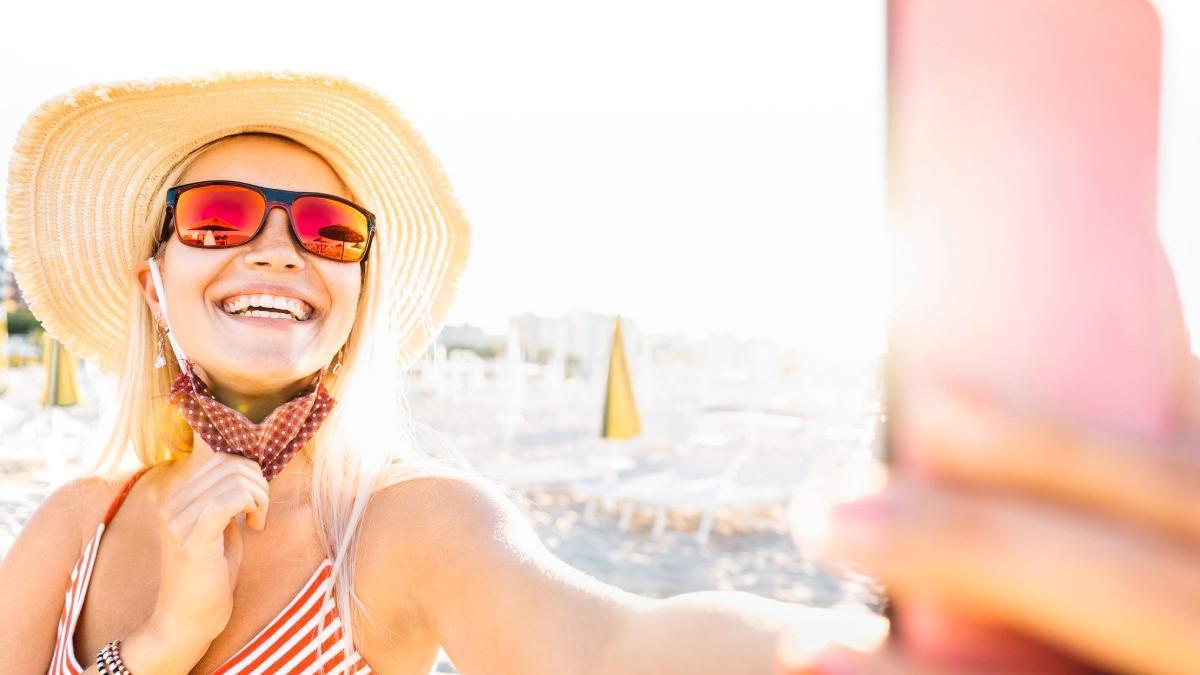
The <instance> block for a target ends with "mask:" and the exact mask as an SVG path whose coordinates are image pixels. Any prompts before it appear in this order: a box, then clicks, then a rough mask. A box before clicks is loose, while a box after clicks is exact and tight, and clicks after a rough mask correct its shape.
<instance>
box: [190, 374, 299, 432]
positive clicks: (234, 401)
mask: <svg viewBox="0 0 1200 675" xmlns="http://www.w3.org/2000/svg"><path fill="white" fill-rule="evenodd" d="M206 379H207V378H206ZM314 383H316V376H309V377H304V378H301V379H299V380H297V381H295V382H292V383H291V384H288V385H285V386H284V387H282V388H272V389H271V390H270V391H267V392H262V393H257V392H248V391H246V390H244V389H241V388H238V387H237V386H236V385H232V386H231V385H223V384H221V383H218V382H212V381H206V384H207V385H208V389H209V392H211V393H212V395H213V396H214V397H215V398H216V399H217V400H218V401H220V402H221V403H224V404H225V405H227V406H229V407H230V408H233V409H234V410H236V411H238V412H240V413H242V414H243V415H245V416H246V418H247V419H249V420H250V421H251V422H253V423H255V424H261V423H262V421H263V420H264V419H266V418H267V415H269V414H271V411H272V410H274V409H276V408H278V407H279V406H281V405H283V404H284V403H287V402H288V401H290V400H292V399H293V398H295V397H296V395H297V394H299V393H300V392H302V391H304V390H305V389H307V388H308V387H310V386H312V385H313V384H314Z"/></svg>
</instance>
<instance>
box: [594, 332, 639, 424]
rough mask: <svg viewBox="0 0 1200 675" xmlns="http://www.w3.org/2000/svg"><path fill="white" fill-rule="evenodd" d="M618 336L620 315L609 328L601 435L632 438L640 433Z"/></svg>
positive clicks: (626, 366)
mask: <svg viewBox="0 0 1200 675" xmlns="http://www.w3.org/2000/svg"><path fill="white" fill-rule="evenodd" d="M624 342H625V341H624V339H623V338H622V337H621V317H620V316H618V317H617V318H616V321H615V325H614V327H613V340H612V356H611V357H610V358H609V361H608V390H607V392H606V394H605V397H604V430H603V431H602V432H601V434H600V435H601V436H602V437H603V438H633V437H634V436H637V435H638V434H640V433H641V432H642V423H641V420H640V419H639V417H638V411H637V403H636V402H635V401H634V400H633V380H632V379H630V377H629V365H628V364H627V363H626V362H625V344H624Z"/></svg>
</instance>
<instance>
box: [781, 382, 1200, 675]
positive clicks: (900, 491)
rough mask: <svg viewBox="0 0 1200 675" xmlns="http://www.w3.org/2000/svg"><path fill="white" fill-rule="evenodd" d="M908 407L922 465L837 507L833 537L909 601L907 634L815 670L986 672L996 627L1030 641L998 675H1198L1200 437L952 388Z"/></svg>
mask: <svg viewBox="0 0 1200 675" xmlns="http://www.w3.org/2000/svg"><path fill="white" fill-rule="evenodd" d="M910 403H911V405H909V406H908V407H907V408H906V410H905V411H903V413H904V415H903V419H905V420H906V422H905V424H904V425H902V427H901V428H900V433H901V436H900V437H899V440H900V442H899V444H898V445H899V446H900V447H903V448H904V449H905V455H904V457H903V460H902V462H903V464H904V465H905V466H907V467H911V468H912V469H914V471H911V472H903V475H899V474H898V475H897V476H894V477H893V479H892V480H891V481H890V484H889V486H888V487H887V489H885V490H884V491H883V492H882V493H881V494H879V495H877V496H873V497H868V498H865V499H861V500H857V501H855V502H851V503H848V504H845V505H842V506H840V507H839V508H838V509H836V510H835V513H834V518H833V527H832V536H831V539H830V541H829V542H828V543H827V546H826V548H825V553H826V556H827V557H830V558H833V559H838V560H842V561H846V562H849V563H851V564H852V565H855V566H857V567H860V568H861V569H864V570H865V571H867V572H869V573H871V574H872V575H874V576H876V577H878V578H879V579H880V580H881V581H883V582H884V584H886V585H887V587H888V588H889V591H890V592H891V594H892V595H893V597H894V598H896V601H897V605H898V606H899V607H900V608H901V609H902V610H905V609H906V608H909V609H912V610H913V611H912V612H902V613H901V614H900V615H899V617H900V624H899V626H898V627H899V628H900V629H901V631H902V632H903V637H904V639H903V640H902V641H901V642H900V643H899V645H895V644H894V645H892V646H891V647H890V648H889V650H888V651H887V652H881V653H875V654H869V655H867V654H860V653H856V652H852V651H847V650H838V651H836V652H830V653H828V654H826V655H825V656H824V659H825V660H826V661H827V662H828V665H829V667H828V668H827V669H826V670H824V671H821V670H820V668H817V669H815V672H838V673H840V672H867V673H917V672H920V673H965V672H978V671H971V670H969V669H968V667H969V666H970V665H979V664H980V663H985V662H987V659H986V658H980V657H979V655H980V654H981V653H986V651H987V650H986V649H980V647H986V646H987V644H986V640H988V639H991V640H993V641H994V642H995V643H996V644H1005V645H1007V646H1008V647H1010V648H1014V649H1019V650H1021V651H1022V652H1023V657H1024V661H1023V665H1021V666H1019V667H1015V666H1013V665H1012V664H1011V663H1010V664H1009V668H1010V670H1007V671H1006V670H1001V671H999V672H1022V673H1027V672H1089V669H1091V668H1103V669H1106V670H1112V671H1119V672H1131V673H1133V672H1136V673H1148V674H1153V673H1200V639H1198V638H1197V636H1200V448H1196V449H1194V450H1192V451H1191V452H1186V451H1183V450H1177V449H1170V448H1160V447H1151V446H1148V445H1145V444H1137V443H1132V442H1117V441H1115V440H1113V439H1111V438H1107V437H1104V436H1100V435H1097V434H1091V433H1087V432H1084V431H1080V430H1076V429H1071V428H1069V427H1067V426H1066V425H1061V424H1056V423H1051V422H1047V421H1045V420H1042V419H1037V418H1033V417H1030V416H1025V415H1018V414H1012V413H1006V412H1003V411H1001V410H998V409H996V408H994V407H993V406H991V405H990V404H986V403H981V402H979V401H977V400H974V399H967V398H964V397H954V396H950V395H945V394H941V395H937V396H934V397H932V398H929V399H919V400H916V399H914V400H912V401H911V402H910ZM917 475H919V476H920V478H917V477H915V476H917ZM910 614H911V616H912V617H913V619H916V618H918V617H922V616H923V617H926V618H928V619H929V620H927V621H919V620H910V619H909V616H910ZM954 617H958V618H960V619H961V622H955V621H954V620H953V618H954ZM981 636H983V639H982V640H981V639H980V638H981ZM956 642H957V643H958V645H959V646H960V647H962V646H964V645H966V648H961V649H958V650H955V648H954V647H955V643H956ZM922 653H923V654H925V655H928V654H934V655H935V657H936V656H937V655H938V654H940V655H942V656H943V657H944V658H935V659H929V658H921V657H920V656H919V655H921V654H922ZM994 653H1004V650H1000V651H996V650H994ZM1007 653H1008V654H1010V655H1011V653H1012V649H1010V650H1008V651H1007ZM932 660H936V661H937V663H938V666H937V667H931V666H928V665H922V666H918V665H916V664H917V662H921V663H922V664H929V663H931V661H932ZM838 668H840V670H839V669H838ZM782 672H786V673H802V672H804V673H806V672H814V671H811V670H809V669H806V667H805V666H800V665H798V664H797V665H795V666H793V667H792V668H791V669H788V668H786V667H785V668H782ZM986 672H997V671H986ZM1090 672H1094V670H1092V671H1090Z"/></svg>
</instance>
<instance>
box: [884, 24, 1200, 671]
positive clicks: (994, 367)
mask: <svg viewBox="0 0 1200 675" xmlns="http://www.w3.org/2000/svg"><path fill="white" fill-rule="evenodd" d="M1161 49H1162V40H1161V30H1160V24H1159V19H1158V16H1157V14H1156V12H1155V11H1154V9H1153V8H1152V7H1151V6H1150V5H1149V4H1148V3H1146V2H1144V1H1142V0H970V1H969V2H964V1H963V0H890V1H889V3H888V85H887V86H888V193H889V194H888V211H889V220H890V228H891V234H892V243H893V279H892V290H893V297H892V317H891V325H890V335H889V360H888V375H887V387H886V388H887V391H886V396H885V398H886V401H887V406H888V415H887V420H888V429H887V431H886V432H885V438H886V440H885V443H884V445H885V447H884V448H883V452H884V454H885V456H886V457H887V458H888V461H889V462H890V464H891V466H892V471H894V472H909V473H910V474H919V473H920V467H918V466H912V465H909V464H907V463H906V461H905V449H904V448H903V447H901V446H900V445H898V444H897V439H898V436H897V434H896V433H895V432H896V429H897V428H902V426H903V424H904V417H903V410H904V407H903V403H904V398H905V396H906V395H911V394H912V393H913V392H915V391H917V390H918V389H920V388H923V387H930V386H938V385H942V384H945V383H947V382H948V381H949V382H956V381H957V382H967V383H970V384H971V385H972V386H975V387H981V388H984V389H986V390H987V391H988V392H989V393H991V394H996V395H998V396H999V397H1000V398H1001V399H1003V398H1004V397H1012V399H1014V400H1018V401H1021V402H1022V403H1023V404H1027V405H1031V406H1034V407H1036V408H1037V409H1038V410H1041V411H1044V412H1046V413H1047V414H1050V415H1057V416H1060V417H1064V418H1067V419H1072V420H1078V421H1083V422H1086V423H1089V424H1092V425H1095V426H1101V427H1104V428H1108V429H1111V430H1114V431H1118V432H1122V433H1126V434H1134V435H1139V436H1144V437H1151V438H1158V439H1165V438H1168V437H1170V436H1172V435H1173V434H1174V433H1175V425H1176V424H1177V423H1178V420H1180V419H1181V418H1182V415H1181V411H1180V410H1179V406H1180V402H1181V401H1182V400H1183V398H1184V397H1183V396H1182V392H1183V390H1184V388H1185V387H1186V383H1185V380H1184V377H1183V373H1185V372H1186V370H1187V369H1186V368H1185V367H1184V363H1185V362H1186V360H1187V359H1188V358H1189V356H1188V355H1189V349H1188V344H1187V335H1186V330H1185V326H1184V321H1183V317H1182V312H1181V310H1180V302H1179V298H1178V295H1177V292H1176V288H1175V285H1174V280H1173V277H1172V275H1171V270H1170V266H1169V264H1168V262H1167V258H1166V256H1165V254H1164V252H1163V249H1162V246H1161V244H1160V241H1159V237H1158V232H1157V226H1156V223H1157V218H1156V208H1157V201H1158V188H1157V180H1158V176H1157V172H1158V142H1159V100H1160V93H1159V92H1160V72H1161ZM1194 123H1196V124H1200V120H1195V121H1194ZM1063 470H1064V471H1069V470H1070V467H1063ZM919 604H920V603H917V602H913V603H909V602H908V601H907V599H906V601H905V603H904V605H912V607H906V606H904V605H899V606H898V605H896V603H894V602H893V603H891V615H890V616H891V618H892V621H893V634H894V635H897V636H898V637H899V639H901V640H903V641H904V642H905V643H906V646H912V647H913V648H915V649H916V650H918V651H925V652H927V653H930V654H931V655H932V656H934V657H935V658H938V657H947V658H948V659H949V660H953V659H954V658H955V657H956V656H959V657H963V658H966V657H968V656H971V655H975V656H978V655H979V654H980V653H987V652H988V650H989V649H991V650H992V651H993V652H995V654H994V655H995V656H996V660H998V661H1001V662H1003V661H1005V660H1006V659H1008V660H1013V659H1015V660H1016V661H1018V663H1019V662H1020V658H1021V656H1020V655H1019V653H1018V652H1020V649H1019V648H1018V647H1017V646H1016V645H1018V644H1021V643H1022V641H1021V640H1019V639H1015V638H1014V637H1013V636H1011V635H1007V634H1005V633H1003V632H1002V631H999V630H992V629H989V628H988V627H986V626H978V627H976V628H975V629H964V634H963V635H959V636H957V637H955V638H954V639H950V638H947V637H945V635H944V634H943V635H941V636H938V635H934V633H935V632H937V631H936V630H934V631H926V629H925V628H920V629H916V627H917V626H922V627H925V626H938V625H942V626H944V625H946V624H947V623H949V622H942V623H941V624H939V621H938V616H937V610H936V609H935V610H934V611H933V612H932V616H931V615H930V613H929V612H926V611H925V609H926V608H920V609H919V610H918V605H919ZM910 610H911V611H910ZM918 613H920V614H921V618H920V620H919V621H917V620H916V619H915V617H916V616H917V614H918ZM968 634H969V635H968ZM941 660H946V659H944V658H943V659H941ZM1017 672H1028V671H1024V670H1018V671H1017Z"/></svg>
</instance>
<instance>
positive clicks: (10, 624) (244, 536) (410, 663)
mask: <svg viewBox="0 0 1200 675" xmlns="http://www.w3.org/2000/svg"><path fill="white" fill-rule="evenodd" d="M11 176H12V180H11V181H10V193H9V200H10V201H9V213H10V220H9V224H8V227H9V234H10V239H11V244H12V255H13V261H14V270H15V272H16V274H17V278H18V281H19V283H20V285H21V287H22V289H23V291H24V293H25V295H26V298H27V299H28V301H29V304H30V306H31V308H32V309H33V310H34V312H35V313H36V314H37V315H38V317H39V319H40V320H41V321H42V322H43V324H44V326H45V327H46V329H47V331H48V332H50V333H51V334H53V335H54V336H55V337H57V338H58V339H60V340H62V341H63V342H64V343H65V345H66V346H67V347H68V348H69V349H71V350H72V351H73V352H75V353H77V354H79V355H81V356H83V357H90V358H94V359H95V360H96V361H97V362H98V363H99V364H100V366H101V367H102V368H103V369H105V370H107V371H110V372H115V373H117V375H118V380H119V392H118V397H117V401H115V405H113V406H111V408H112V414H111V415H110V417H109V418H108V419H107V421H106V430H105V434H106V438H107V444H106V450H105V452H104V453H103V454H102V458H101V461H100V462H99V463H98V464H97V467H96V468H97V469H99V468H101V467H105V475H103V476H88V477H84V478H80V479H77V480H73V481H70V482H69V483H67V484H66V485H64V486H63V487H62V488H60V489H58V490H57V491H56V492H54V493H53V494H52V495H51V496H50V497H49V498H48V499H47V500H46V501H45V502H44V503H43V504H42V505H41V507H40V508H39V509H38V510H37V512H36V513H35V514H34V516H33V517H32V518H31V520H30V521H29V523H28V524H27V525H26V527H25V528H24V530H23V531H22V532H21V533H20V536H19V537H18V539H17V540H16V542H15V544H14V545H13V547H12V550H11V552H10V553H9V555H8V557H7V558H6V559H5V560H4V562H3V565H2V566H0V602H2V603H3V604H4V606H5V607H6V609H7V613H8V616H10V617H19V619H20V620H15V621H8V620H6V621H4V622H3V624H2V628H0V646H2V647H4V648H5V649H4V650H3V651H4V652H5V655H6V656H5V661H6V663H5V670H6V672H13V673H30V674H33V673H43V672H46V671H47V669H49V671H50V672H52V673H77V672H87V673H89V674H90V673H97V672H125V671H122V670H120V668H121V667H122V666H118V665H117V664H118V663H122V664H123V668H124V669H126V670H127V671H128V672H131V673H135V674H136V675H147V674H155V675H156V674H159V673H188V672H197V673H210V672H218V673H240V672H251V671H253V672H271V673H316V672H380V673H426V672H428V671H429V669H430V666H431V664H432V663H433V661H434V658H435V656H436V653H437V650H438V646H439V644H440V645H443V646H444V648H445V650H446V652H447V653H448V654H449V655H450V657H451V658H452V659H453V660H454V662H455V664H456V665H457V666H458V667H459V668H460V669H461V671H462V672H464V673H489V674H493V673H597V674H599V673H640V672H647V673H649V672H653V673H670V672H680V673H683V672H687V673H693V674H694V673H722V674H727V673H767V672H771V669H772V667H773V660H774V659H773V654H774V649H775V645H776V642H777V639H776V638H777V637H778V635H779V633H780V632H781V631H782V630H784V628H785V627H787V626H789V625H790V626H797V625H802V624H803V623H804V622H805V621H814V620H815V621H816V622H817V624H819V625H817V626H814V628H813V630H814V633H813V634H812V635H813V636H814V637H815V636H816V632H815V631H818V630H828V629H829V627H830V626H844V625H845V623H846V621H849V622H850V623H855V621H856V619H855V618H854V617H850V618H849V619H847V618H845V617H843V618H842V619H841V620H840V621H841V623H838V622H832V623H827V622H825V621H824V619H825V618H826V617H832V615H830V614H825V613H820V612H813V611H811V610H804V609H803V608H799V607H791V606H788V605H785V604H783V603H777V602H773V601H770V600H766V599H764V598H756V597H754V596H750V595H748V594H742V593H699V594H687V595H682V596H676V597H674V598H671V599H668V600H662V601H655V600H650V599H646V598H641V597H638V596H635V595H633V594H630V593H627V592H624V591H622V590H620V589H617V588H614V587H612V586H608V585H605V584H602V583H600V582H598V581H596V580H595V579H592V578H591V577H588V576H587V575H585V574H583V573H581V572H579V571H577V570H575V569H572V568H570V567H568V566H567V565H565V564H564V563H563V562H561V561H560V560H558V559H557V558H555V557H554V556H553V555H551V554H550V553H549V552H548V551H547V550H546V549H545V548H544V547H543V546H542V544H541V543H540V542H539V541H538V539H537V537H536V535H535V533H534V532H533V531H532V529H531V527H530V525H529V523H528V522H527V521H526V520H525V519H524V517H523V516H522V514H521V513H520V512H519V510H517V509H516V507H515V506H514V505H513V504H512V502H510V501H509V500H508V499H507V498H506V496H505V495H504V494H503V493H502V492H500V491H499V490H498V489H496V488H494V487H492V486H490V485H489V484H488V483H486V482H483V481H480V480H476V479H472V478H471V476H470V474H469V473H467V472H465V471H461V470H458V469H456V468H455V467H452V466H448V465H444V464H442V463H440V462H436V461H434V460H431V459H429V458H427V457H424V456H422V455H421V454H420V453H419V452H417V451H416V450H415V449H413V445H412V442H411V435H410V434H409V433H408V431H407V429H406V427H405V425H404V424H403V423H402V422H400V420H402V419H403V415H401V414H400V412H401V410H400V409H399V406H400V405H401V402H402V401H401V399H400V397H399V395H398V393H397V391H396V387H397V381H398V380H399V379H400V378H399V377H398V373H400V372H403V370H402V369H403V368H405V367H406V366H407V365H408V364H409V363H411V361H412V360H413V359H414V358H416V357H417V356H419V355H420V354H421V353H422V352H423V351H424V349H425V347H426V346H427V345H428V344H429V342H430V341H431V340H432V339H433V338H434V336H435V335H436V334H437V328H438V327H439V325H440V323H441V322H442V320H443V317H444V316H445V313H446V310H447V307H448V305H449V302H450V299H451V298H452V296H453V292H454V286H455V281H456V279H457V276H458V274H459V272H460V271H461V269H462V266H463V264H464V262H465V260H466V257H467V250H468V236H469V229H468V226H467V224H466V221H465V219H464V218H463V217H462V214H461V213H460V211H459V209H458V207H457V206H456V204H455V201H454V198H453V195H452V193H451V191H450V188H449V186H448V184H447V182H446V180H445V176H444V174H443V173H442V170H441V167H440V165H439V164H438V162H437V161H436V160H435V159H434V158H433V156H432V155H431V154H430V153H429V151H428V150H427V149H426V148H425V146H424V144H423V142H422V141H421V139H420V137H419V136H417V134H416V133H415V132H414V131H413V130H412V129H411V128H410V127H409V126H408V124H407V123H406V122H405V120H404V119H403V117H402V116H401V115H400V113H399V112H398V111H396V110H395V108H393V107H392V106H391V104H389V103H388V102H387V101H385V100H384V99H382V98H381V97H379V96H378V95H377V94H375V93H373V92H370V91H368V90H366V89H364V88H362V87H360V86H359V85H356V84H354V83H351V82H348V81H345V80H343V79H341V78H331V77H324V76H311V75H295V74H259V73H246V74H238V75H223V76H220V77H215V78H210V79H203V80H187V81H159V82H151V83H125V84H116V85H109V86H103V87H96V86H89V87H83V88H79V89H77V90H75V91H73V92H71V93H70V94H69V95H67V96H64V97H60V98H59V99H56V100H54V101H51V102H49V103H47V104H45V105H43V106H42V107H41V108H40V109H39V110H38V111H37V112H36V113H35V114H34V115H33V116H32V117H31V118H30V119H29V121H28V122H27V123H26V126H25V128H24V129H23V130H22V133H21V137H20V140H19V143H18V145H17V148H16V154H15V156H14V160H13V164H12V169H11ZM277 207H278V208H277ZM164 338H165V339H164ZM164 344H165V345H167V347H166V348H164ZM171 356H173V357H174V358H170V357H171ZM156 366H157V367H156ZM130 454H132V455H133V457H134V458H136V462H134V463H135V464H136V467H135V469H134V470H132V471H131V470H128V469H125V470H119V466H120V462H121V461H122V460H123V459H126V458H128V456H129V455H130ZM64 589H66V595H65V597H64ZM64 600H65V602H64ZM863 621H865V622H866V625H867V626H868V627H870V626H874V625H877V623H871V621H870V617H863ZM714 638H716V639H714ZM76 654H78V655H79V657H78V660H76V658H77V657H76ZM85 668H86V670H85Z"/></svg>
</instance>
